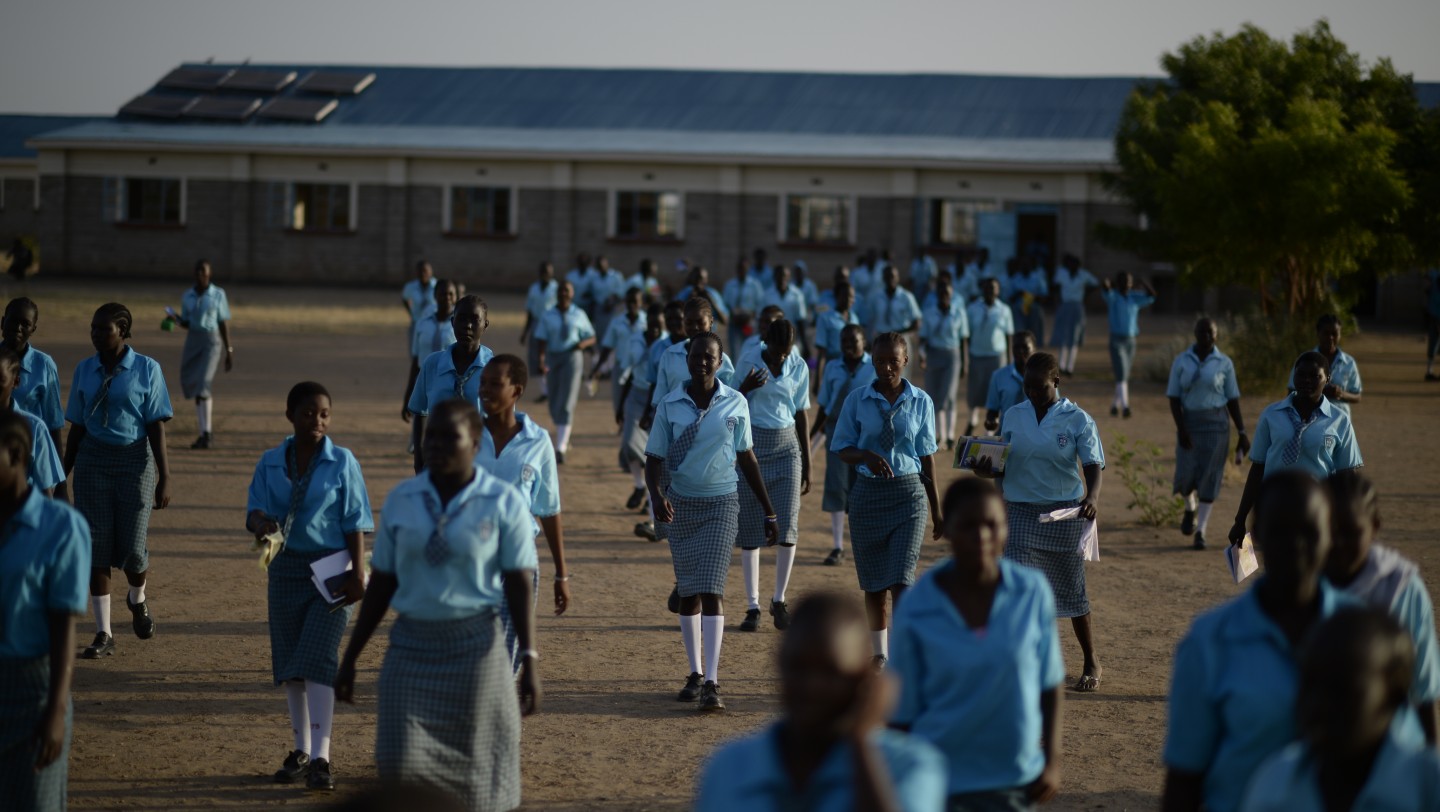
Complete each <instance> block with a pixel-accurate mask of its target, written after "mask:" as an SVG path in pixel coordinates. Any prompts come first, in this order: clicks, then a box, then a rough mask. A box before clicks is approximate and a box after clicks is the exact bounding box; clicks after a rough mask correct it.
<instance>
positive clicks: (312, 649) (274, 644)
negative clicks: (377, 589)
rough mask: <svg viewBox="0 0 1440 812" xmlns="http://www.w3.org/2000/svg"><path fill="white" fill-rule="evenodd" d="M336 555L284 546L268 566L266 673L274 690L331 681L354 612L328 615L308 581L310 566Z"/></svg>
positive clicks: (346, 610)
mask: <svg viewBox="0 0 1440 812" xmlns="http://www.w3.org/2000/svg"><path fill="white" fill-rule="evenodd" d="M335 552H336V551H335V550H322V551H320V552H316V553H297V552H292V551H291V550H290V548H288V547H287V548H285V549H284V550H282V551H281V552H280V555H278V556H276V557H275V560H274V561H272V562H270V569H269V580H270V587H269V598H270V669H271V671H272V672H273V676H274V678H275V684H276V685H279V684H281V683H282V682H286V681H288V680H297V679H303V680H305V681H306V682H313V683H316V684H318V685H331V684H334V682H335V672H336V671H338V670H339V668H340V658H339V654H338V652H339V650H340V639H341V638H342V637H344V636H345V626H346V625H347V624H348V623H349V622H350V615H351V613H352V611H353V610H354V607H353V606H346V607H344V608H341V609H336V610H335V611H334V612H332V611H330V604H328V603H327V602H326V601H325V599H324V598H322V597H320V590H318V589H316V588H315V582H314V581H312V580H310V577H311V571H310V564H311V563H312V562H314V561H318V560H319V559H321V558H324V557H325V556H327V555H332V554H334V553H335Z"/></svg>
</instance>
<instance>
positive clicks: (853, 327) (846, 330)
mask: <svg viewBox="0 0 1440 812" xmlns="http://www.w3.org/2000/svg"><path fill="white" fill-rule="evenodd" d="M851 331H854V332H856V333H858V334H859V335H860V346H861V347H864V346H865V328H864V327H861V326H860V325H858V324H847V325H845V326H844V327H842V328H841V329H840V338H841V340H844V338H845V336H847V335H849V334H850V333H851Z"/></svg>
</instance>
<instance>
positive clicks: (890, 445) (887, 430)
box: [880, 408, 899, 451]
mask: <svg viewBox="0 0 1440 812" xmlns="http://www.w3.org/2000/svg"><path fill="white" fill-rule="evenodd" d="M898 411H899V409H898V408H895V409H887V410H882V411H881V412H880V419H881V421H883V423H882V425H881V426H880V450H881V451H894V450H895V413H896V412H898Z"/></svg>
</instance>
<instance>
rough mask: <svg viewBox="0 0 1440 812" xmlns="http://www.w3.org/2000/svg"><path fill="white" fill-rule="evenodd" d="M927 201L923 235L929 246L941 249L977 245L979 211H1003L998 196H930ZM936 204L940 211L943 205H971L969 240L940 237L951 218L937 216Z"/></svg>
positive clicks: (953, 249) (951, 249)
mask: <svg viewBox="0 0 1440 812" xmlns="http://www.w3.org/2000/svg"><path fill="white" fill-rule="evenodd" d="M927 202H928V203H929V206H928V207H927V210H926V212H925V215H926V218H927V221H926V232H927V233H926V235H925V236H926V240H927V243H928V245H929V246H930V247H931V248H934V249H937V250H942V251H955V250H960V249H966V248H975V247H976V246H978V245H979V239H980V223H979V217H978V215H980V214H981V213H989V212H1003V211H1005V204H1004V202H1003V201H1001V200H1000V199H999V198H994V197H931V198H928V199H927ZM937 204H938V207H939V208H941V209H942V211H943V209H944V207H946V206H953V205H956V204H964V205H968V206H971V207H973V208H971V209H970V212H969V215H970V220H971V232H972V233H971V239H970V241H969V242H946V241H945V240H944V239H942V238H943V236H944V234H943V230H944V228H945V227H946V226H945V224H946V223H948V222H949V221H950V220H951V219H952V218H948V217H944V218H941V217H937V216H936V211H935V210H936V208H937Z"/></svg>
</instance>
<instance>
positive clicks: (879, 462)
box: [865, 451, 895, 479]
mask: <svg viewBox="0 0 1440 812" xmlns="http://www.w3.org/2000/svg"><path fill="white" fill-rule="evenodd" d="M865 467H866V468H869V469H870V473H872V474H874V475H875V476H877V477H879V478H880V479H893V478H894V477H895V472H894V471H892V470H890V463H888V462H886V461H885V458H884V457H882V456H880V455H879V454H876V453H875V452H874V451H866V452H865Z"/></svg>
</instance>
